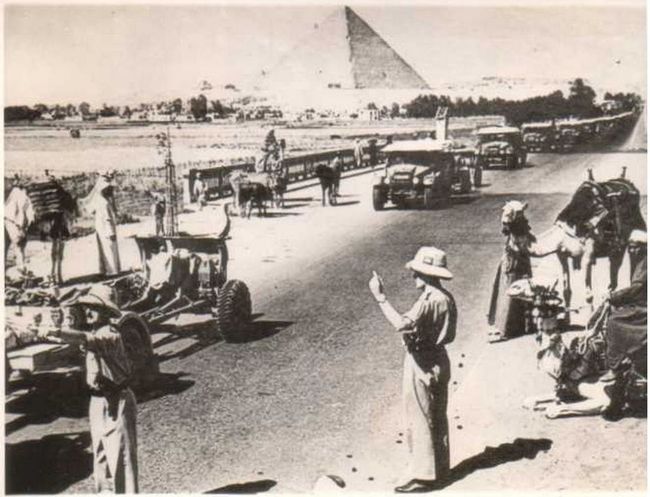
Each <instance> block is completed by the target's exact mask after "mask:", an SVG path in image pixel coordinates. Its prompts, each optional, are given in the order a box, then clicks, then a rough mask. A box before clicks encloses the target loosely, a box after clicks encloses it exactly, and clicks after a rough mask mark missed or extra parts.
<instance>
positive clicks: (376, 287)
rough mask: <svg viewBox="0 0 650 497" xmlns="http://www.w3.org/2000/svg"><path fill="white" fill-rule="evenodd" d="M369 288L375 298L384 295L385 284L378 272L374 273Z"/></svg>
mask: <svg viewBox="0 0 650 497" xmlns="http://www.w3.org/2000/svg"><path fill="white" fill-rule="evenodd" d="M368 287H369V288H370V291H371V292H372V294H373V295H374V297H375V298H379V297H381V296H382V295H383V294H384V282H383V281H382V279H381V277H380V276H379V275H378V274H377V271H373V272H372V278H370V281H369V282H368Z"/></svg>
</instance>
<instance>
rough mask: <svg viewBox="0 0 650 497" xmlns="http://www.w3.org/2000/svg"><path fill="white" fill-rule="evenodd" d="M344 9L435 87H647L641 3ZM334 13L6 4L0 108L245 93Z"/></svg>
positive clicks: (290, 9) (232, 7) (271, 8)
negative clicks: (500, 80) (564, 81)
mask: <svg viewBox="0 0 650 497" xmlns="http://www.w3.org/2000/svg"><path fill="white" fill-rule="evenodd" d="M601 4H602V2H601ZM350 5H351V6H352V8H353V9H354V10H355V11H356V12H357V13H358V14H359V15H360V16H361V17H362V18H364V19H365V20H366V21H367V22H368V23H369V24H370V25H371V26H372V27H373V28H374V29H375V31H377V32H378V33H379V34H380V35H381V36H382V37H383V38H384V39H385V40H386V41H388V42H389V43H390V44H391V45H392V46H393V48H395V49H396V50H397V52H398V53H399V54H400V55H402V57H403V58H404V59H405V60H406V61H407V62H409V63H410V64H411V65H412V66H413V67H414V68H415V69H416V70H417V71H418V72H419V73H420V74H421V75H422V76H423V77H424V79H425V80H427V81H428V82H429V83H430V84H431V85H434V86H435V85H437V84H440V83H445V82H453V81H459V80H472V79H477V78H480V77H483V76H507V77H509V76H521V77H523V76H527V77H531V78H571V77H577V76H582V77H585V78H587V79H589V80H590V81H591V82H592V83H593V84H594V85H596V86H599V87H607V88H612V89H618V88H621V89H629V88H633V87H637V88H645V76H646V50H645V45H646V34H645V29H646V27H645V20H646V14H645V7H644V3H643V2H640V3H638V4H636V5H637V6H636V7H635V6H633V5H632V6H630V5H629V4H628V6H625V7H616V8H614V7H607V6H602V5H600V6H585V5H580V6H573V7H562V6H557V5H556V6H546V7H541V8H533V7H523V8H520V7H516V8H515V7H475V6H474V7H470V6H468V7H455V6H450V5H446V6H445V5H441V6H421V5H420V6H411V7H407V6H404V7H402V6H377V5H370V4H366V3H364V4H358V5H357V4H354V3H352V4H350ZM335 8H336V7H335V6H334V5H321V6H317V7H314V6H307V5H303V6H291V7H290V6H269V5H263V6H235V5H228V6H217V5H198V6H189V7H185V6H172V5H155V6H148V5H131V6H124V5H122V6H107V5H101V6H99V5H98V6H88V5H86V6H84V5H70V6H64V7H56V6H36V5H17V6H8V7H6V9H5V30H4V31H5V100H6V103H7V104H28V105H32V104H34V103H37V102H44V103H47V104H53V103H67V102H73V103H79V102H81V101H82V100H87V101H89V102H91V103H93V104H99V103H102V102H107V103H114V104H118V103H122V102H124V100H125V99H133V98H136V99H143V100H147V99H154V98H156V97H157V96H161V97H162V96H169V95H174V94H179V96H189V95H191V94H192V93H195V92H196V90H197V85H198V82H199V81H201V80H202V79H206V80H208V81H210V82H212V83H213V84H219V83H221V84H224V83H229V82H232V83H234V84H237V85H244V86H245V85H246V84H247V82H250V81H253V80H254V79H255V78H256V77H257V76H258V75H259V74H260V72H261V70H262V69H268V68H271V67H273V65H274V62H276V61H277V60H278V59H279V58H280V57H281V56H282V55H284V53H285V52H286V51H287V50H289V49H291V47H293V46H295V45H296V44H297V43H299V42H300V40H301V39H302V38H303V37H304V36H305V35H306V34H307V33H309V31H310V30H311V29H312V27H313V25H314V23H318V22H321V21H322V20H323V19H324V18H325V17H327V16H328V15H329V14H330V13H331V12H332V10H333V9H335ZM326 56H327V53H323V57H326ZM617 61H618V63H617Z"/></svg>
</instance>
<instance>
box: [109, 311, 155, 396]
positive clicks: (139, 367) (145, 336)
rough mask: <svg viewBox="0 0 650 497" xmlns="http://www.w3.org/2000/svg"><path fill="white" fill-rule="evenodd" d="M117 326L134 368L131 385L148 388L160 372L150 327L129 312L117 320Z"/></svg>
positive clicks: (139, 388)
mask: <svg viewBox="0 0 650 497" xmlns="http://www.w3.org/2000/svg"><path fill="white" fill-rule="evenodd" d="M116 328H117V330H118V332H119V334H120V336H121V337H122V342H123V343H124V348H125V349H126V355H127V356H128V358H129V361H130V362H131V365H132V368H133V372H132V381H131V386H132V387H133V389H134V390H141V389H143V388H146V387H147V386H148V385H149V383H151V382H152V381H153V380H154V379H155V378H156V377H157V376H158V372H159V369H158V360H157V358H156V355H155V354H154V352H153V346H152V344H151V334H150V332H149V327H148V326H147V323H146V322H145V321H144V320H143V319H142V318H141V317H140V316H138V315H137V314H135V313H133V312H127V313H125V314H124V315H123V316H122V317H121V318H120V320H119V321H118V322H117V325H116Z"/></svg>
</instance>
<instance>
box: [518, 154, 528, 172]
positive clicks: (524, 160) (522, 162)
mask: <svg viewBox="0 0 650 497" xmlns="http://www.w3.org/2000/svg"><path fill="white" fill-rule="evenodd" d="M527 158H528V156H527V154H523V155H522V156H521V161H520V162H519V167H521V168H522V169H523V168H524V167H526V159H527Z"/></svg>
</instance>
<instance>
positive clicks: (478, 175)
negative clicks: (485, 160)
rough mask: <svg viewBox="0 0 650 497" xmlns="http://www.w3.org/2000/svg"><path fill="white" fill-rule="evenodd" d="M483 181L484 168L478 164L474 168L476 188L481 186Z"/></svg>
mask: <svg viewBox="0 0 650 497" xmlns="http://www.w3.org/2000/svg"><path fill="white" fill-rule="evenodd" d="M482 182H483V168H482V167H480V166H476V167H475V168H474V188H478V187H480V186H481V184H482Z"/></svg>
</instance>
